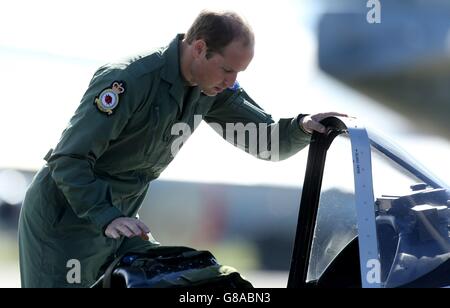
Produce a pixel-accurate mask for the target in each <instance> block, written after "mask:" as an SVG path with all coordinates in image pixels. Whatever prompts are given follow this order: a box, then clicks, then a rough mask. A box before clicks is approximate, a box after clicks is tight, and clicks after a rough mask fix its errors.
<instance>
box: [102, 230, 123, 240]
mask: <svg viewBox="0 0 450 308" xmlns="http://www.w3.org/2000/svg"><path fill="white" fill-rule="evenodd" d="M105 235H106V236H107V237H109V238H113V239H115V240H117V239H118V238H119V237H120V234H119V233H118V232H117V231H116V230H115V229H113V228H110V229H107V230H106V231H105Z"/></svg>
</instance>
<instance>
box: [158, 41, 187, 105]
mask: <svg viewBox="0 0 450 308" xmlns="http://www.w3.org/2000/svg"><path fill="white" fill-rule="evenodd" d="M183 37H184V34H178V35H177V36H176V37H175V38H174V39H173V40H172V42H170V44H169V46H168V48H167V49H166V50H165V51H164V57H165V66H164V68H163V70H162V72H161V77H162V78H163V79H164V80H165V81H167V82H169V83H170V84H171V87H170V91H169V93H170V95H171V96H172V97H173V98H174V99H175V101H176V102H177V103H178V107H179V108H180V110H182V108H183V96H184V90H185V81H184V79H183V77H182V75H181V68H180V53H179V47H180V42H181V40H182V39H183Z"/></svg>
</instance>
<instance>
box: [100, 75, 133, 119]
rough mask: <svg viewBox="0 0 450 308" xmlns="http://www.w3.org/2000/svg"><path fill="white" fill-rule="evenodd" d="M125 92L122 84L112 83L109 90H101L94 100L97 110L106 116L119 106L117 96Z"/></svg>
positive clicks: (118, 82)
mask: <svg viewBox="0 0 450 308" xmlns="http://www.w3.org/2000/svg"><path fill="white" fill-rule="evenodd" d="M124 92H125V87H124V82H122V81H114V82H113V83H112V85H111V87H110V88H106V89H105V90H103V91H102V92H101V93H100V95H98V96H97V97H96V98H95V100H94V105H97V108H98V110H100V111H101V112H104V113H106V114H108V115H112V114H113V110H114V109H115V108H116V107H117V105H119V95H120V94H122V93H124Z"/></svg>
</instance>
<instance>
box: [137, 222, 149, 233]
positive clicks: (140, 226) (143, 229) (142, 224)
mask: <svg viewBox="0 0 450 308" xmlns="http://www.w3.org/2000/svg"><path fill="white" fill-rule="evenodd" d="M136 221H137V224H138V226H139V228H140V229H141V230H142V232H143V233H145V234H147V233H149V232H150V229H149V228H148V227H147V226H146V225H145V224H144V223H143V222H142V221H140V220H139V219H136Z"/></svg>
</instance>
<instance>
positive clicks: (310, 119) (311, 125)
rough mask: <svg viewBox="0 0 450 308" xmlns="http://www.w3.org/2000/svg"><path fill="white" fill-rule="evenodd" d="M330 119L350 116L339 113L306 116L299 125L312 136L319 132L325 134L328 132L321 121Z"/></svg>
mask: <svg viewBox="0 0 450 308" xmlns="http://www.w3.org/2000/svg"><path fill="white" fill-rule="evenodd" d="M328 117H348V115H346V114H343V113H337V112H325V113H318V114H314V115H308V116H304V117H303V118H301V120H300V123H299V124H300V126H301V128H302V129H303V130H304V131H305V132H307V133H310V134H312V133H313V131H317V132H319V133H322V134H323V133H325V132H326V131H327V129H326V127H325V126H323V125H322V124H320V121H322V120H323V119H325V118H328Z"/></svg>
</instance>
